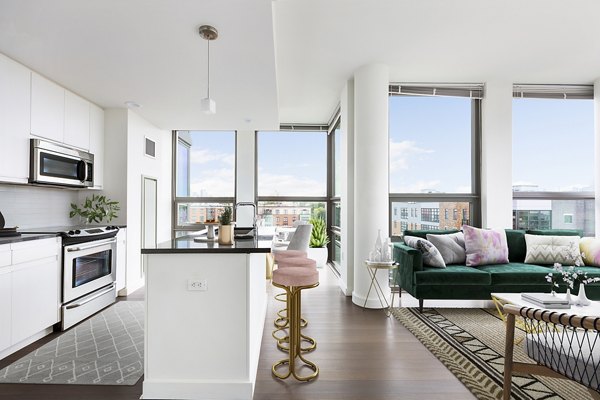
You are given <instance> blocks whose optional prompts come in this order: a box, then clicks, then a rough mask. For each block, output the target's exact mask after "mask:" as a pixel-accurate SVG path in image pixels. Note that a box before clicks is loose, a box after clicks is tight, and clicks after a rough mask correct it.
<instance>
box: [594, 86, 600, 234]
mask: <svg viewBox="0 0 600 400" xmlns="http://www.w3.org/2000/svg"><path fill="white" fill-rule="evenodd" d="M594 132H595V134H594V160H595V164H594V190H595V191H596V193H598V192H600V79H598V80H597V81H596V82H594ZM595 215H596V237H600V196H599V195H596V214H595Z"/></svg>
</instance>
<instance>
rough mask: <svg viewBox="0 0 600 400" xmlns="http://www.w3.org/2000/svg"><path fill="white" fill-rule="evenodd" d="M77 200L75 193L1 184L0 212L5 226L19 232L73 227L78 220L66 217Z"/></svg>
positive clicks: (68, 190)
mask: <svg viewBox="0 0 600 400" xmlns="http://www.w3.org/2000/svg"><path fill="white" fill-rule="evenodd" d="M28 161H29V160H23V162H25V163H26V162H28ZM78 201H79V198H78V192H77V191H76V190H70V189H56V188H49V187H35V186H12V185H0V212H2V215H4V219H5V220H6V227H14V226H18V227H19V229H20V230H24V229H27V228H42V227H49V226H61V225H76V224H78V223H79V219H78V218H77V217H76V218H75V219H71V218H69V211H70V209H71V203H78Z"/></svg>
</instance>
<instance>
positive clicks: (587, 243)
mask: <svg viewBox="0 0 600 400" xmlns="http://www.w3.org/2000/svg"><path fill="white" fill-rule="evenodd" d="M579 250H580V251H581V257H582V258H583V262H584V263H585V265H592V266H594V267H600V239H597V238H592V237H584V238H581V240H580V241H579Z"/></svg>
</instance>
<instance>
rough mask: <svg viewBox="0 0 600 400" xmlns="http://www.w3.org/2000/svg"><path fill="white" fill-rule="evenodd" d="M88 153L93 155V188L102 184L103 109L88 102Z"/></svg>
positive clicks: (100, 186) (98, 187)
mask: <svg viewBox="0 0 600 400" xmlns="http://www.w3.org/2000/svg"><path fill="white" fill-rule="evenodd" d="M90 153H92V154H93V155H94V188H97V189H102V186H103V185H104V110H103V109H101V108H100V107H98V106H96V105H95V104H90Z"/></svg>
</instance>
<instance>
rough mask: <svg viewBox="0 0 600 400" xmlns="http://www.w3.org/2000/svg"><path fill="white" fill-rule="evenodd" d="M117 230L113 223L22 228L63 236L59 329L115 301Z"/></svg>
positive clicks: (25, 231) (31, 231) (24, 231)
mask: <svg viewBox="0 0 600 400" xmlns="http://www.w3.org/2000/svg"><path fill="white" fill-rule="evenodd" d="M118 232H119V227H118V226H112V225H109V226H55V227H48V228H38V229H29V230H26V229H24V230H23V232H22V233H49V234H56V235H60V236H61V237H62V247H63V251H62V278H63V279H62V283H63V284H62V307H61V308H62V318H61V329H62V330H64V329H67V328H69V327H71V326H73V325H75V324H77V323H79V322H80V321H82V320H83V319H85V318H87V317H89V316H90V315H92V314H94V313H96V312H98V311H100V310H101V309H103V308H105V307H107V306H109V305H111V304H112V303H114V302H115V300H116V297H117V295H116V282H115V281H116V268H117V264H116V261H117V239H116V238H115V236H116V235H117V233H118Z"/></svg>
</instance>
